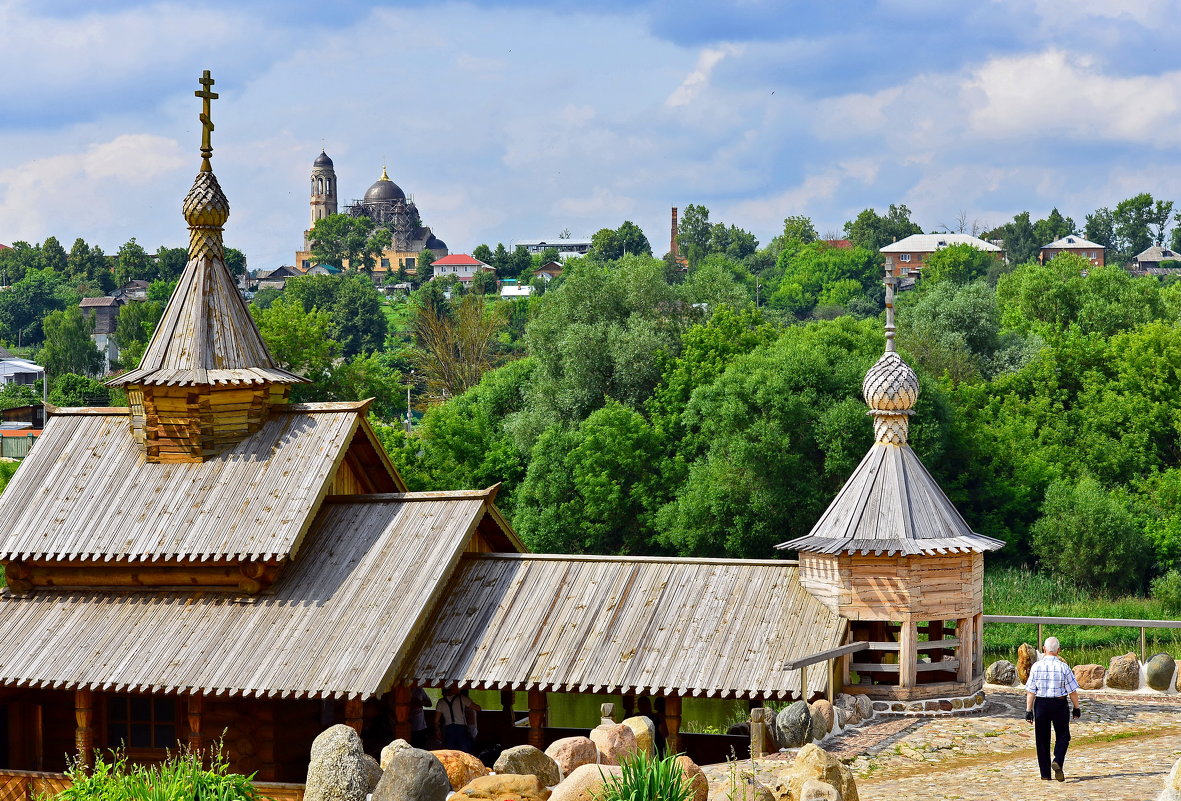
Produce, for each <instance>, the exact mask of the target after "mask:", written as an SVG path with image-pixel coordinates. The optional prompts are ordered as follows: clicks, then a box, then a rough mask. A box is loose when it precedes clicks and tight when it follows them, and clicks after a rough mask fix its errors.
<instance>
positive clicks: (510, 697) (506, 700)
mask: <svg viewBox="0 0 1181 801" xmlns="http://www.w3.org/2000/svg"><path fill="white" fill-rule="evenodd" d="M515 700H516V693H514V692H513V691H512V690H501V691H500V711H501V714H503V715H504V724H503V725H504V728H505V730H506V731H512V730H513V724H514V723H516V722H517V721H516V715H514V714H513V702H514V701H515Z"/></svg>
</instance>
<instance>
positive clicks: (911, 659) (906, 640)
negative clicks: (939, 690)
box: [854, 618, 919, 688]
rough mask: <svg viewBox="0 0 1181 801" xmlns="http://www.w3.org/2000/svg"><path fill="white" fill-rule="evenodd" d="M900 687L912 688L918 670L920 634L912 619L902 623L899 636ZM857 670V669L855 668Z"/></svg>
mask: <svg viewBox="0 0 1181 801" xmlns="http://www.w3.org/2000/svg"><path fill="white" fill-rule="evenodd" d="M898 642H899V645H900V647H899V649H898V686H899V687H902V688H910V687H913V686H914V685H915V677H916V668H917V667H918V661H919V660H918V647H917V646H918V642H919V633H918V629H917V628H915V624H914V621H913V620H911V619H910V618H907V619H906V620H904V621H902V630H901V631H900V632H899V634H898ZM854 669H856V668H854Z"/></svg>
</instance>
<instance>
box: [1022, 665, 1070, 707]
mask: <svg viewBox="0 0 1181 801" xmlns="http://www.w3.org/2000/svg"><path fill="white" fill-rule="evenodd" d="M1077 689H1078V680H1077V679H1075V677H1074V671H1073V670H1071V669H1070V665H1068V664H1066V663H1065V662H1063V661H1062V660H1061V659H1059V658H1057V657H1054V656H1043V657H1042V658H1041V659H1039V660H1038V661H1037V662H1034V664H1033V667H1032V668H1030V669H1029V679H1028V680H1027V681H1026V682H1025V691H1026V692H1030V693H1033V694H1034V695H1036V696H1037V697H1038V698H1061V697H1062V696H1064V695H1069V694H1070V693H1072V692H1074V691H1075V690H1077Z"/></svg>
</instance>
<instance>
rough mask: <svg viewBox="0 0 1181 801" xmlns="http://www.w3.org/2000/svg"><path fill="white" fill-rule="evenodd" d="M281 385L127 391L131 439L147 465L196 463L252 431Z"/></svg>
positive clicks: (281, 394) (282, 394) (283, 396)
mask: <svg viewBox="0 0 1181 801" xmlns="http://www.w3.org/2000/svg"><path fill="white" fill-rule="evenodd" d="M288 391H289V387H287V386H286V385H269V384H239V385H234V384H231V385H225V386H222V385H216V386H214V385H201V386H141V385H132V386H129V387H128V388H127V403H128V405H129V406H130V409H131V413H130V421H131V434H132V436H133V437H134V439H135V441H136V442H137V443H139V444H140V446H141V447H143V449H144V454H145V455H146V456H147V460H148V461H149V462H156V463H168V462H200V461H203V460H204V459H207V458H209V457H210V456H213V455H215V454H216V453H218V452H219V451H221V450H223V449H225V448H227V447H231V446H233V445H236V444H237V443H239V442H241V441H242V440H243V439H245V438H246V437H248V436H250V435H251V434H253V433H254V432H256V431H258V429H259V428H261V427H262V424H263V423H264V422H265V421H266V418H267V415H268V414H269V412H270V409H271V407H272V406H275V405H278V404H282V403H286V402H287V394H288Z"/></svg>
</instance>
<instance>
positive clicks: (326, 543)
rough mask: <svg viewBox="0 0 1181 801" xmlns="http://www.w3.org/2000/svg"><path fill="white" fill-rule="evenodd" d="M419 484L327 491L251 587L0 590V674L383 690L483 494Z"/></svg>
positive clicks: (80, 685) (78, 685)
mask: <svg viewBox="0 0 1181 801" xmlns="http://www.w3.org/2000/svg"><path fill="white" fill-rule="evenodd" d="M39 447H40V446H39ZM423 495H424V496H423V497H422V498H421V499H418V498H417V496H416V495H415V494H413V493H411V494H406V495H404V496H402V497H401V498H400V500H396V501H388V502H381V503H374V502H372V501H370V502H360V503H347V502H330V503H326V504H325V505H324V506H323V508H322V509H321V511H320V513H319V515H318V516H317V518H316V521H315V524H314V525H313V527H312V531H311V532H310V534H309V535H308V541H307V544H306V547H305V549H304V551H303V552H302V553H301V554H300V556H299V558H297V559H296V560H295V562H294V564H292V565H291V566H290V567H289V568H288V569H287V570H286V571H285V572H284V573H283V575H282V576H281V577H280V578H279V580H278V581H276V582H275V584H274V585H273V586H272V587H271V589H270V592H269V593H267V594H264V595H260V596H256V597H253V598H243V597H237V596H229V595H223V594H218V593H205V594H201V593H198V594H196V595H194V594H193V593H191V592H128V593H112V592H105V593H95V592H61V591H38V592H35V593H32V594H30V595H28V596H27V597H15V596H12V595H9V594H7V593H6V594H4V595H0V641H3V642H4V648H3V649H2V650H0V685H5V686H33V687H54V688H62V689H93V690H100V689H101V690H113V691H127V690H140V691H151V692H169V693H171V692H187V691H190V690H201V691H204V692H206V693H218V694H221V693H224V694H228V695H254V696H272V697H277V696H285V697H292V696H296V697H309V696H311V697H316V696H318V697H329V696H332V697H350V698H358V697H362V698H363V697H369V696H371V695H374V694H377V693H381V692H384V691H385V690H386V689H388V687H389V686H390V684H391V682H392V681H393V677H394V676H395V675H396V673H397V670H398V668H399V667H400V665H401V663H402V662H403V660H404V659H405V657H406V650H405V647H406V644H407V642H408V641H410V640H412V639H413V635H414V633H415V631H416V630H417V629H418V628H419V627H420V626H421V625H422V622H423V618H424V616H425V615H426V614H427V613H428V612H429V611H430V609H431V608H432V607H433V605H434V604H435V603H436V602H437V600H438V595H439V594H440V593H442V592H443V591H444V589H445V587H446V581H445V580H446V577H447V576H448V575H449V574H450V573H451V571H452V570H453V568H454V565H455V563H456V561H457V560H458V558H459V554H460V552H461V551H462V549H463V548H464V547H465V546H466V544H467V543H468V541H469V539H470V538H471V534H472V532H473V531H474V530H475V528H476V526H477V524H478V523H479V522H480V520H481V518H482V516H483V514H484V512H485V510H486V509H487V508H488V506H489V505H490V501H489V493H472V492H460V493H454V495H455V497H453V498H440V497H439V493H430V494H423Z"/></svg>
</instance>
